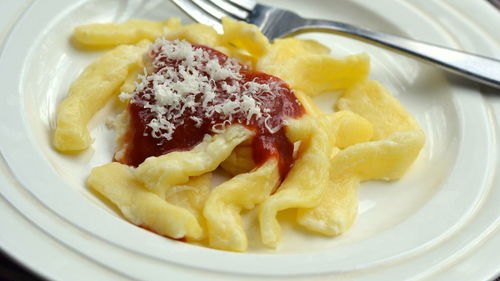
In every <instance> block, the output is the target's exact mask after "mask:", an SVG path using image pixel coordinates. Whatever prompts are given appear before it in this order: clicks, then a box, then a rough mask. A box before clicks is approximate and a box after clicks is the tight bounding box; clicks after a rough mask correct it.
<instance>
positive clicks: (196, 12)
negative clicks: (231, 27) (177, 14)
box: [172, 0, 222, 32]
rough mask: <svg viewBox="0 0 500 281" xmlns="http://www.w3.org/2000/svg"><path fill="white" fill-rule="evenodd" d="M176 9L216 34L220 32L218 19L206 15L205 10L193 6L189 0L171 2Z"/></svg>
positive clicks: (220, 26) (220, 27) (220, 25)
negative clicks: (209, 27) (207, 26)
mask: <svg viewBox="0 0 500 281" xmlns="http://www.w3.org/2000/svg"><path fill="white" fill-rule="evenodd" d="M172 1H173V2H174V4H175V5H177V7H179V8H180V9H181V10H183V11H184V12H185V13H186V14H187V15H189V16H190V17H191V18H193V19H194V20H195V21H197V22H199V23H203V24H206V25H210V26H211V27H213V28H214V29H215V30H217V31H218V32H222V24H221V23H220V22H219V20H218V19H216V18H214V17H213V16H211V15H210V14H207V12H205V10H202V9H201V8H199V7H198V6H197V5H194V4H193V3H192V2H191V1H190V0H172Z"/></svg>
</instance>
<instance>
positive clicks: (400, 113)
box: [336, 81, 420, 140]
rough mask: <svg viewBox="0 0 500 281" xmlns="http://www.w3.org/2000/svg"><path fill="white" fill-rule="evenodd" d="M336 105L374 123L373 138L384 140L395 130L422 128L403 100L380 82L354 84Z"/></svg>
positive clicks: (404, 130)
mask: <svg viewBox="0 0 500 281" xmlns="http://www.w3.org/2000/svg"><path fill="white" fill-rule="evenodd" d="M336 107H337V109H340V110H349V111H352V112H354V113H357V114H359V115H360V116H362V117H364V118H365V119H367V120H368V121H369V122H370V123H372V125H373V127H374V132H373V133H374V135H373V139H374V140H381V139H384V138H386V137H388V136H390V135H391V134H392V133H394V132H406V131H416V130H420V127H419V126H418V124H417V122H415V119H414V118H413V117H412V116H411V115H410V114H409V113H408V111H407V110H406V109H405V108H404V107H403V106H402V105H401V103H400V102H399V101H398V100H397V99H396V98H394V97H393V96H392V94H391V93H390V92H389V91H388V90H387V89H385V88H384V86H382V85H381V84H380V83H379V82H377V81H363V82H360V83H357V84H355V85H354V86H353V87H351V88H350V89H348V90H347V91H346V92H345V93H344V95H342V97H341V98H340V99H339V100H338V102H337V105H336Z"/></svg>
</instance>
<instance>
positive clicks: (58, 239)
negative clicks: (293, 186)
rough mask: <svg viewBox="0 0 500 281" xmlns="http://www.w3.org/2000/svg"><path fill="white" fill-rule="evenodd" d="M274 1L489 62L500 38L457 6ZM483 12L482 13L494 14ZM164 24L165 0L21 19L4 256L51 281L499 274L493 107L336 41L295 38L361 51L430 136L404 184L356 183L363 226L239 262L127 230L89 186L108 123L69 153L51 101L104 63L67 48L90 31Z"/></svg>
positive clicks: (4, 180) (37, 12)
mask: <svg viewBox="0 0 500 281" xmlns="http://www.w3.org/2000/svg"><path fill="white" fill-rule="evenodd" d="M472 1H473V0H467V1H464V2H472ZM269 2H270V4H276V5H278V6H287V7H288V8H293V9H295V10H297V11H300V12H301V13H302V14H303V15H305V16H311V17H322V18H331V19H338V20H342V21H346V22H351V23H355V24H358V25H363V26H367V27H370V28H373V29H378V30H382V31H387V32H391V33H395V34H401V35H405V36H409V37H413V38H417V39H422V40H425V41H430V42H434V43H438V44H442V45H448V46H452V47H456V48H466V49H468V50H469V51H474V52H478V53H482V54H485V55H489V56H495V55H498V48H499V42H498V41H495V39H494V38H493V37H491V36H489V35H488V33H487V32H486V31H484V30H483V29H482V28H481V27H480V26H479V25H476V24H474V23H473V22H471V21H470V20H469V19H468V18H467V17H466V16H465V15H464V14H462V13H460V10H459V8H457V7H458V5H457V7H455V6H453V5H452V4H451V2H450V3H448V2H446V1H437V0H436V1H427V2H426V4H417V3H413V2H409V1H408V2H406V1H397V2H396V1H390V0H378V1H370V2H368V1H342V2H340V1H335V3H334V1H326V0H324V1H322V0H310V1H307V2H306V1H294V2H290V1H285V0H274V1H269ZM478 4H479V5H475V6H474V7H475V8H474V9H477V11H486V9H490V8H491V7H488V6H486V5H488V4H487V3H484V4H485V5H482V4H483V3H478ZM462 5H463V6H461V9H463V7H468V6H467V5H466V4H463V3H462ZM469 9H470V7H469ZM389 11H390V12H389ZM170 16H182V14H180V12H179V11H178V10H177V9H176V8H174V7H173V6H172V5H171V4H169V3H168V1H165V0H149V1H147V0H129V1H125V0H122V1H120V0H86V1H73V2H71V1H65V0H53V1H48V0H47V1H45V0H38V1H35V2H34V3H33V4H32V5H31V6H30V7H29V8H28V9H27V10H26V12H25V13H24V15H23V17H22V18H21V19H20V20H19V21H18V22H17V24H16V26H15V28H14V29H13V30H12V33H11V35H10V36H9V37H8V38H7V40H6V43H5V46H4V50H3V52H2V54H1V57H0V73H2V75H1V77H0V85H2V87H3V92H4V102H3V103H2V104H1V105H0V118H1V119H0V120H2V121H1V123H0V132H1V133H2V138H1V139H0V149H1V153H2V156H3V160H4V161H3V168H2V174H3V177H1V187H0V188H1V189H0V192H1V193H0V194H1V195H2V196H1V198H0V207H1V208H0V209H1V210H3V212H5V214H6V215H5V216H4V215H2V216H3V218H2V219H1V221H0V222H2V221H3V222H5V223H10V224H11V226H12V229H13V230H12V232H8V233H3V234H0V246H2V248H4V249H6V250H7V251H9V252H10V253H11V254H12V255H14V256H15V257H16V258H18V259H20V260H22V261H24V262H25V263H26V264H27V265H28V266H30V267H32V268H33V269H34V270H36V271H37V272H39V273H41V274H43V275H44V276H46V277H49V278H51V279H58V280H67V279H69V278H71V280H89V279H91V278H97V277H99V278H100V279H113V280H116V279H119V278H124V279H127V278H131V279H144V280H154V279H158V278H160V277H162V278H165V277H166V276H168V279H173V280H211V279H218V280H221V279H224V280H234V279H237V278H241V279H245V280H257V279H261V278H264V279H266V280H269V279H273V278H276V279H284V278H286V279H307V280H310V278H312V277H313V276H314V277H315V278H317V279H319V280H322V279H330V278H333V277H335V278H339V279H342V278H344V279H348V280H402V279H412V280H413V279H421V278H424V279H425V278H427V279H433V280H443V279H447V278H454V279H455V280H462V279H463V280H469V279H474V280H479V279H486V278H489V277H492V276H494V275H495V274H496V273H498V272H499V271H500V263H499V262H498V260H496V261H495V260H494V256H493V257H492V259H487V258H485V257H487V256H488V255H489V254H491V253H496V251H493V250H492V249H495V248H496V249H497V250H498V249H499V247H500V241H499V239H498V231H499V230H498V228H499V224H500V216H499V214H500V208H499V207H498V203H497V202H500V201H499V200H500V179H499V177H498V163H499V162H498V159H499V151H498V148H497V146H498V143H497V138H498V137H499V128H498V123H497V122H498V115H497V118H495V114H499V113H500V110H499V108H500V107H497V106H498V104H499V102H498V99H495V98H491V97H488V98H485V97H484V96H483V95H482V94H481V93H479V90H478V88H477V86H476V85H475V84H470V83H467V82H465V81H462V80H460V79H457V78H454V77H447V76H445V75H443V73H441V72H439V71H437V70H435V69H433V68H432V67H429V66H427V65H424V64H421V63H418V62H416V61H413V60H410V59H407V58H404V57H402V56H399V55H396V54H394V53H391V52H388V51H385V50H381V49H378V48H376V47H373V46H370V45H367V44H364V43H361V42H358V41H354V40H351V39H346V38H342V37H338V36H334V35H330V34H306V35H302V36H304V37H308V38H315V39H318V40H320V41H321V42H322V43H324V44H327V45H328V46H330V47H331V48H332V50H333V53H334V54H335V55H346V54H351V53H358V52H367V53H369V54H370V56H371V57H372V65H373V66H372V74H371V77H372V78H373V79H376V80H379V81H381V82H382V83H383V84H384V85H386V86H387V87H388V88H389V89H390V90H391V91H393V92H394V94H395V95H396V96H397V97H398V98H399V99H400V100H401V101H402V102H403V104H404V105H405V106H406V107H408V109H409V110H410V111H411V112H412V114H413V115H414V116H415V117H416V118H417V120H418V121H419V123H420V124H421V125H422V127H423V128H424V130H425V132H426V135H427V142H426V145H425V147H424V149H423V151H422V153H421V155H420V157H419V158H418V159H417V161H416V163H415V164H414V165H413V166H412V168H411V169H410V171H409V172H408V174H407V175H406V176H405V177H404V178H403V179H402V180H400V181H398V182H395V183H390V184H389V183H377V182H372V183H364V184H363V185H362V187H361V189H360V215H359V218H358V220H357V221H356V223H355V225H354V226H353V227H352V229H351V230H350V231H349V232H348V233H347V234H345V235H344V236H341V237H338V238H333V239H332V238H324V237H319V236H315V235H310V234H308V233H305V232H302V231H301V230H299V229H296V228H295V227H293V226H288V225H286V226H285V230H284V237H283V241H282V244H281V245H280V247H279V248H278V249H277V250H269V249H265V248H264V247H262V246H261V245H260V244H259V242H258V241H257V240H252V241H251V247H252V248H253V250H252V251H250V252H249V253H245V254H239V253H230V252H222V251H217V250H212V249H207V248H202V247H197V246H193V245H189V244H185V243H181V242H176V241H171V240H169V239H165V238H163V237H160V236H157V235H154V234H152V233H150V232H148V231H145V230H143V229H141V228H138V227H135V226H133V225H131V224H130V223H128V222H126V221H124V220H123V219H122V218H121V217H120V216H118V215H117V214H116V212H115V211H114V210H113V209H111V208H110V207H109V206H107V205H105V204H103V203H102V202H101V201H99V200H98V199H97V198H96V197H95V196H94V195H93V194H92V193H90V192H89V191H88V190H87V189H86V188H85V184H84V183H85V178H86V176H87V175H88V173H89V170H90V168H91V167H95V166H97V165H100V164H103V163H107V162H109V161H110V159H111V155H112V150H113V147H112V133H111V132H110V131H109V130H107V129H106V128H105V126H104V125H103V120H104V119H105V114H104V113H101V114H99V116H97V117H96V118H95V119H94V120H93V122H92V125H91V128H92V133H93V135H94V136H95V142H94V145H93V148H92V149H91V150H89V151H87V152H85V153H83V154H82V155H78V156H63V155H60V154H58V153H56V152H54V150H53V149H52V148H51V146H50V135H51V134H50V133H51V130H52V129H53V127H54V111H55V107H56V105H57V103H58V102H59V101H60V100H61V99H62V98H63V97H64V96H65V95H66V91H67V88H68V86H69V84H70V83H71V81H73V80H74V79H75V77H76V76H77V75H78V73H79V72H80V71H81V70H82V68H83V67H84V66H85V65H86V64H88V63H89V62H90V61H92V59H94V58H96V57H97V56H98V55H99V53H97V52H96V53H89V52H81V51H78V50H75V49H74V48H73V47H72V46H71V44H70V41H69V38H70V35H71V31H72V29H73V28H74V27H75V26H78V25H81V24H85V23H92V22H100V21H122V20H126V19H128V18H137V17H138V18H148V19H163V18H166V17H170ZM183 18H184V19H186V21H187V18H186V17H185V16H184V17H183ZM494 20H496V22H498V21H499V20H498V18H497V19H494ZM487 99H488V101H489V102H491V103H487V102H486V101H487ZM327 102H328V98H326V99H325V98H323V99H322V104H326V105H327V107H328V106H329V105H328V103H327ZM14 230H17V232H14ZM2 232H3V231H2ZM51 256H53V258H51ZM45 257H47V258H45ZM75 262H76V263H75ZM471 277H472V278H471Z"/></svg>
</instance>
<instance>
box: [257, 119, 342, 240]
mask: <svg viewBox="0 0 500 281" xmlns="http://www.w3.org/2000/svg"><path fill="white" fill-rule="evenodd" d="M287 134H288V137H289V138H290V139H291V140H292V141H296V140H301V141H302V144H301V147H302V146H303V147H304V148H303V151H301V152H300V153H299V157H298V159H297V160H296V161H295V164H294V166H293V168H292V169H291V170H290V172H289V173H288V175H287V176H286V178H285V180H284V181H283V183H282V184H281V186H280V187H279V189H278V191H277V192H276V193H275V194H273V195H272V196H271V197H269V198H268V199H267V200H266V201H264V202H263V203H262V205H261V206H260V209H259V222H260V230H261V238H262V242H263V243H264V244H265V245H267V246H269V247H276V246H277V244H278V242H279V240H280V239H281V227H280V225H279V222H278V220H277V218H276V216H277V213H278V212H279V211H281V210H285V209H289V208H311V207H315V206H316V205H318V204H319V201H320V199H321V196H322V194H323V193H324V190H325V188H326V186H327V183H328V180H329V173H330V171H329V170H330V161H329V160H330V155H331V154H332V151H333V145H332V143H331V137H330V136H329V135H328V134H327V133H326V130H324V128H323V125H322V122H315V120H314V119H312V118H310V117H307V116H305V117H303V118H301V119H300V120H292V121H289V125H288V128H287Z"/></svg>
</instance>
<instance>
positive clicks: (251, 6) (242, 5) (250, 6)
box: [228, 0, 257, 12]
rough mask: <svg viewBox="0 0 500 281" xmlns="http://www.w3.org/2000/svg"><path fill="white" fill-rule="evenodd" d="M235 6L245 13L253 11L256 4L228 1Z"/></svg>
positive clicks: (246, 0)
mask: <svg viewBox="0 0 500 281" xmlns="http://www.w3.org/2000/svg"><path fill="white" fill-rule="evenodd" d="M228 1H229V2H231V3H233V4H235V5H236V6H238V7H240V8H243V9H245V10H246V11H247V12H251V11H253V9H254V8H255V6H256V5H257V3H256V2H255V1H254V0H228Z"/></svg>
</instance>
